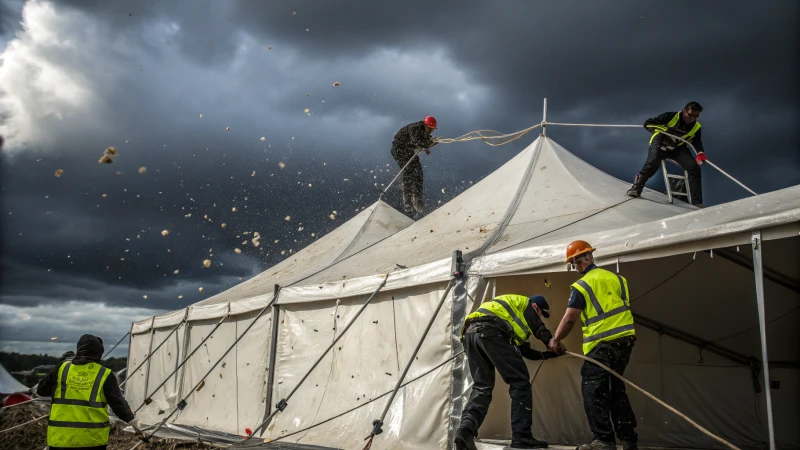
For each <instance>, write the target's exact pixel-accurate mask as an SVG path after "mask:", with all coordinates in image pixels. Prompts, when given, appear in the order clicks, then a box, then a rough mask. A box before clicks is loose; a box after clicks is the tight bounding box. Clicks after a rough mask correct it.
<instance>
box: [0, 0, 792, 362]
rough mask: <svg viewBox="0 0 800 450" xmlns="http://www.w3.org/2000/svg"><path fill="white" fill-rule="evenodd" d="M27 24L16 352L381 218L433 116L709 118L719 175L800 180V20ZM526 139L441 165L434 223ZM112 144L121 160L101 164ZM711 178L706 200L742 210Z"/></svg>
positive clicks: (430, 174)
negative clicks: (398, 152)
mask: <svg viewBox="0 0 800 450" xmlns="http://www.w3.org/2000/svg"><path fill="white" fill-rule="evenodd" d="M32 5H33V6H32ZM32 5H28V6H29V7H30V8H28V11H27V14H28V16H27V17H28V19H27V20H28V21H29V22H28V23H27V26H26V28H25V29H24V30H23V31H24V32H23V33H22V34H21V35H20V36H21V37H16V38H15V35H14V33H16V32H17V31H18V30H19V22H20V21H21V18H20V13H19V11H20V3H19V2H16V3H15V2H8V1H6V2H2V1H0V23H2V25H1V26H2V28H0V34H2V37H0V42H3V43H7V42H11V44H10V45H9V46H8V47H7V48H6V50H5V51H4V53H3V58H4V60H3V61H2V66H0V71H4V72H2V73H3V74H4V75H6V76H5V78H6V81H5V83H6V84H3V83H4V82H3V81H2V80H0V116H2V117H3V121H2V122H0V127H3V126H4V127H5V128H0V130H4V131H3V132H4V133H5V134H7V137H8V138H9V140H8V142H7V147H8V148H9V149H11V151H10V152H7V153H6V154H3V155H2V160H0V162H2V168H0V170H2V174H1V176H2V191H0V193H2V200H3V204H2V218H1V219H0V225H2V245H3V248H2V258H0V264H1V265H2V274H3V285H2V287H1V288H0V289H2V290H1V291H0V303H2V304H0V307H2V308H3V309H2V310H1V311H2V314H0V322H2V323H0V327H2V329H3V331H2V335H0V340H3V341H37V342H39V341H46V342H45V344H47V345H50V346H57V345H56V344H52V343H51V342H49V339H50V337H52V336H61V334H64V335H67V336H73V335H75V336H74V337H75V338H77V336H79V335H80V334H82V333H80V324H81V323H85V322H86V316H85V315H81V314H88V315H90V316H91V315H92V314H93V313H92V311H93V305H101V304H102V305H103V306H102V307H99V308H101V309H98V310H97V311H96V312H95V314H105V315H109V316H113V317H115V319H114V320H112V321H110V322H109V323H113V325H108V327H109V328H108V329H104V330H103V332H104V333H107V334H108V333H110V334H119V335H121V334H123V333H124V331H122V332H118V331H119V330H118V328H120V327H122V328H125V327H127V326H128V325H127V324H129V322H130V321H131V320H136V319H139V318H141V317H145V316H147V315H149V314H152V313H154V312H158V311H162V310H170V309H175V308H179V307H183V306H186V305H187V304H190V303H193V302H196V301H198V300H201V299H202V298H205V297H208V296H209V295H213V294H215V293H217V292H220V291H222V290H224V289H225V288H227V287H230V286H231V285H233V284H235V283H237V282H238V281H239V278H247V277H250V276H252V275H253V274H255V273H258V272H259V271H261V270H264V269H265V268H266V267H269V266H271V265H273V264H275V263H277V262H279V261H280V260H282V259H283V258H285V257H286V256H287V255H288V253H289V250H292V252H296V251H298V250H300V249H302V248H303V247H304V246H306V245H308V244H309V243H311V242H313V240H314V239H316V238H318V237H319V236H320V235H324V234H325V233H327V232H329V231H330V230H332V229H334V228H335V227H336V226H337V225H339V224H341V223H342V222H343V221H344V220H346V219H348V218H350V217H352V216H353V215H355V214H356V210H357V209H359V210H360V208H363V207H366V206H368V205H370V204H371V203H373V202H374V201H375V200H376V199H377V193H378V192H379V190H380V186H381V183H387V182H388V181H389V180H390V179H391V178H392V177H393V176H394V174H395V170H396V168H395V164H394V162H393V161H392V160H391V158H390V156H389V154H388V148H389V145H390V141H391V138H392V135H393V133H394V131H396V129H397V128H399V127H400V126H402V125H403V124H405V123H408V122H411V121H413V120H419V119H420V118H421V117H423V116H424V115H427V114H433V115H435V116H437V118H438V119H439V123H440V130H439V134H442V135H444V136H448V137H452V136H457V135H460V134H463V133H466V132H468V131H471V130H475V129H485V128H491V129H496V130H500V131H504V132H512V131H515V130H518V129H522V128H526V127H528V126H530V125H532V124H534V123H537V122H539V121H540V120H541V114H542V98H544V97H548V99H549V110H548V119H549V120H551V121H564V122H590V123H626V124H640V123H643V122H644V120H645V119H646V118H647V117H650V116H654V115H656V114H659V113H661V112H664V111H667V110H677V109H679V108H680V107H681V106H683V104H684V103H685V102H687V101H689V100H697V101H699V102H701V103H703V104H704V106H705V108H706V109H705V111H704V112H703V116H702V118H701V122H702V123H703V126H704V128H703V130H704V142H705V146H706V149H707V151H708V155H709V158H711V159H712V160H713V161H714V162H716V163H718V164H719V165H720V166H722V167H724V168H725V169H726V170H727V171H729V172H730V173H732V174H734V175H735V176H736V177H737V178H739V179H740V180H742V181H743V182H744V183H745V184H747V185H748V186H750V187H752V188H753V189H755V190H756V191H758V192H766V191H770V190H775V189H779V188H782V187H787V186H790V185H794V184H798V183H800V170H798V167H800V157H799V156H798V152H797V149H796V142H797V141H798V138H800V136H798V134H800V131H798V127H797V123H798V121H800V99H798V96H799V95H800V94H799V93H798V87H797V85H796V83H795V81H794V80H796V79H798V78H799V77H798V75H800V68H798V59H797V58H796V57H793V56H792V55H796V54H798V50H800V45H798V28H799V27H798V19H797V17H798V12H800V11H799V10H800V5H798V4H797V3H795V2H784V3H774V4H766V5H759V8H757V9H756V8H754V7H753V5H752V4H750V3H740V4H736V3H726V4H725V5H724V10H723V7H722V6H721V5H719V4H714V3H711V4H706V3H701V4H697V3H694V2H686V3H679V4H671V5H670V7H669V8H664V7H663V5H661V4H655V3H653V4H641V3H638V2H615V3H605V2H604V3H585V2H552V3H542V2H537V3H531V2H511V1H508V2H502V3H500V4H498V3H490V2H485V3H478V4H476V3H470V4H464V3H463V2H434V3H431V2H419V3H413V2H403V3H396V2H395V3H386V2H383V3H381V2H355V1H345V2H316V1H301V2H292V3H285V2H260V1H243V2H215V1H206V2H199V1H197V2H163V1H142V2H135V3H130V2H108V1H60V2H56V3H55V4H53V6H52V7H51V6H49V5H50V4H49V3H46V2H40V1H37V2H34V4H32ZM48 8H51V10H48ZM293 13H296V14H293ZM306 29H308V31H306ZM51 35H52V36H58V37H59V38H60V39H55V40H54V39H51ZM68 43H72V44H75V45H70V44H68ZM268 47H271V49H270V48H268ZM34 81H35V82H34ZM334 81H340V82H341V86H340V87H337V88H334V87H333V86H332V83H333V82H334ZM3 90H5V92H3ZM9 99H13V100H19V101H18V102H17V103H8V102H7V101H6V100H9ZM323 100H324V102H323ZM305 108H308V109H309V113H305V112H304V109H305ZM201 113H202V114H203V115H204V117H203V118H202V119H200V118H199V114H201ZM308 114H311V115H310V116H309V115H308ZM226 127H231V130H230V131H225V128H226ZM548 135H550V136H551V137H553V138H554V139H555V140H556V141H557V142H559V143H560V144H562V145H563V146H565V147H566V148H567V149H568V150H570V151H572V152H573V153H575V154H577V155H578V156H579V157H581V158H583V159H585V160H587V161H588V162H589V163H591V164H593V165H595V166H597V167H598V168H600V169H602V170H604V171H606V172H608V173H610V174H612V175H614V176H616V177H618V178H621V179H625V180H628V179H631V178H632V176H633V174H634V173H635V172H636V170H638V168H639V167H640V166H641V163H642V162H643V160H644V156H645V152H646V139H647V134H645V132H644V131H643V130H640V129H576V128H556V127H550V128H549V129H548ZM261 136H265V137H266V138H267V139H266V142H263V143H262V142H261V141H260V140H259V138H260V137H261ZM534 137H535V135H534V134H533V133H532V134H530V135H528V136H526V137H525V138H523V139H521V140H519V141H517V142H514V143H512V144H510V145H508V146H504V147H499V148H492V147H487V146H485V145H483V144H482V143H480V142H473V143H467V144H458V145H453V146H440V147H438V148H437V149H436V151H435V152H434V154H433V155H432V156H431V157H426V159H425V160H424V165H425V171H426V197H427V198H428V204H429V205H436V203H437V202H438V201H439V200H441V201H442V202H446V201H447V200H449V199H450V198H452V197H453V196H455V195H457V194H458V193H459V192H461V191H462V190H463V189H465V188H466V187H469V181H470V180H472V181H478V180H479V179H480V178H482V177H483V176H485V175H487V174H488V173H491V172H492V171H493V170H494V169H496V168H497V167H498V166H500V165H501V164H503V163H504V162H505V161H507V160H508V159H510V158H511V157H512V156H513V155H514V154H515V153H516V152H517V151H519V150H520V149H522V148H523V147H524V146H526V145H527V144H528V143H530V142H531V141H532V140H533V138H534ZM126 140H129V143H127V144H126V143H125V141H126ZM110 145H113V146H115V147H116V148H117V149H118V150H119V155H118V157H117V158H116V161H115V163H114V164H113V165H110V166H106V165H100V164H97V162H96V161H97V159H98V158H99V157H100V155H101V154H102V151H103V149H105V148H106V147H108V146H110ZM279 162H284V163H285V164H286V167H285V168H284V169H280V168H279V167H278V163H279ZM387 164H390V166H389V167H387V166H386V165H387ZM140 166H146V167H147V169H148V170H147V172H146V173H145V174H138V173H137V169H138V168H139V167H140ZM56 169H63V170H64V175H63V176H62V177H61V178H56V177H54V176H53V172H54V171H55V170H56ZM370 170H373V171H374V172H373V173H369V171H370ZM117 171H121V172H122V174H121V175H117V174H116V172H117ZM253 171H255V172H256V176H254V177H253V176H251V174H252V172H253ZM298 172H299V173H298ZM373 177H377V178H373ZM704 177H705V180H704V181H705V189H704V191H705V197H706V203H709V204H715V203H721V202H724V201H730V200H733V199H736V198H742V197H744V196H745V195H746V192H745V191H743V190H740V188H738V187H737V186H735V185H734V184H733V183H732V182H731V181H729V180H727V179H725V178H723V177H722V176H721V175H719V174H718V173H716V172H713V171H712V170H711V169H709V168H708V166H706V167H705V168H704ZM344 178H348V179H349V180H351V181H349V182H344V181H343V180H344ZM656 178H657V177H656ZM462 182H464V183H463V184H462ZM658 182H659V180H657V179H656V180H654V182H653V184H654V186H658ZM298 183H299V184H298ZM375 183H377V184H378V186H375ZM308 184H311V185H312V186H311V187H309V186H308ZM442 188H445V190H446V192H447V194H440V191H441V189H442ZM103 194H106V197H105V198H104V197H102V195H103ZM137 195H138V197H137ZM45 197H48V198H45ZM388 200H389V201H390V202H391V203H392V204H394V205H395V206H397V205H398V197H397V192H396V191H392V192H391V194H390V197H389V199H388ZM232 207H237V209H238V211H237V212H235V213H234V212H233V211H231V208H232ZM332 210H337V211H338V212H339V215H338V217H337V220H336V221H331V220H330V219H329V218H328V214H330V213H331V211H332ZM9 213H10V214H9ZM187 214H192V216H191V217H190V218H186V217H185V215H187ZM204 215H208V218H209V219H210V220H208V219H204V218H203V216H204ZM285 216H290V217H291V220H290V221H288V222H287V221H285V220H284V217H285ZM221 223H227V224H228V227H227V228H226V229H224V230H223V229H222V228H221V227H220V225H221ZM301 223H302V225H301ZM300 226H303V228H304V230H303V231H302V232H298V231H297V229H298V228H299V227H300ZM163 229H167V230H169V235H168V236H161V234H160V233H161V230H163ZM254 231H258V232H259V233H261V235H262V236H263V237H262V240H261V243H262V246H261V247H259V248H258V249H256V248H254V247H253V246H252V245H251V244H249V239H250V238H252V235H244V234H243V233H244V232H250V233H252V232H254ZM312 232H313V233H315V237H311V233H312ZM137 236H138V238H137ZM236 236H239V237H238V238H237V237H236ZM127 239H130V241H128V240H127ZM276 239H277V240H279V243H278V244H275V243H274V240H276ZM245 240H247V241H248V244H246V245H245V244H242V242H243V241H245ZM237 247H239V248H241V249H242V250H243V253H242V254H236V253H234V252H233V249H234V248H237ZM125 250H128V252H125ZM167 250H169V251H167ZM281 251H283V252H285V253H286V254H285V255H281ZM210 254H213V256H209V255H210ZM68 256H69V258H68ZM122 258H125V259H124V260H122ZM206 258H209V259H211V260H212V261H213V265H212V267H210V268H203V267H202V261H203V260H204V259H206ZM48 269H49V271H48ZM174 270H179V274H178V275H175V274H174V273H173V271H174ZM200 286H203V287H204V291H205V292H204V293H203V294H200V293H199V292H198V287H200ZM144 295H147V299H146V300H145V299H144ZM179 295H183V298H182V299H178V296H179ZM43 311H48V313H44V312H43ZM69 311H77V312H76V313H75V315H74V316H69V315H66V314H67V313H68V312H69ZM59 317H62V318H63V319H62V320H60V321H59V320H58V318H59ZM25 320H28V321H29V322H25ZM34 322H35V323H34ZM21 324H22V325H21ZM25 324H27V325H25ZM51 330H53V331H51ZM55 330H60V331H58V332H56V331H55ZM59 333H60V334H59ZM51 335H52V336H51ZM37 345H38V344H37ZM42 345H44V344H42ZM14 346H15V348H22V347H21V346H20V345H19V344H14ZM26 348H27V347H26ZM48 348H49V347H48ZM53 348H55V347H53Z"/></svg>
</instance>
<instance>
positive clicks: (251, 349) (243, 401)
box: [235, 312, 272, 435]
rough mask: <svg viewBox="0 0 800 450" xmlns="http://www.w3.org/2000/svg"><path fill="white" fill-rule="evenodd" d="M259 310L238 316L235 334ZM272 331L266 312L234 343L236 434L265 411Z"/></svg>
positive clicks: (269, 314)
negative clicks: (236, 399) (244, 315)
mask: <svg viewBox="0 0 800 450" xmlns="http://www.w3.org/2000/svg"><path fill="white" fill-rule="evenodd" d="M257 315H258V313H256V312H253V313H250V314H249V317H246V318H245V317H241V318H238V319H239V320H237V322H236V331H237V336H240V335H241V334H242V333H244V330H245V329H246V328H247V327H248V326H249V325H250V324H251V323H252V322H253V320H254V319H255V317H256V316H257ZM271 331H272V314H271V313H270V312H265V313H264V314H263V315H262V316H261V317H259V319H258V322H256V324H255V325H253V327H252V328H250V331H248V332H247V334H245V335H244V337H242V339H241V340H240V341H239V343H238V344H236V349H235V356H236V380H237V381H236V387H237V393H236V395H237V398H238V399H239V400H238V403H237V405H238V413H237V420H238V427H237V429H236V431H235V433H237V434H241V435H244V429H245V428H247V427H251V428H252V427H253V425H254V424H257V423H261V421H262V420H263V419H264V412H265V411H266V407H267V405H266V403H265V401H266V398H267V374H268V370H271V368H268V365H269V349H270V342H271V340H272V337H271V334H270V333H271Z"/></svg>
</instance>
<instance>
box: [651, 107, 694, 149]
mask: <svg viewBox="0 0 800 450" xmlns="http://www.w3.org/2000/svg"><path fill="white" fill-rule="evenodd" d="M680 117H681V112H680V111H678V112H677V113H675V117H673V118H672V120H670V121H669V122H667V125H666V126H664V125H658V126H655V127H653V128H654V129H656V130H659V131H667V128H672V127H674V126H675V125H677V124H678V119H680ZM699 129H700V122H698V121H696V120H695V121H694V126H693V127H692V129H691V130H689V132H688V133H686V134H684V135H683V136H681V138H683V139H686V140H687V141H689V142H691V141H692V138H694V135H695V134H697V130H699ZM659 131H656V132H655V133H653V135H652V136H650V143H651V144H652V143H653V139H655V138H656V135H657V134H658V133H659ZM683 144H684V142H683V141H679V142H678V144H677V145H676V147H680V146H681V145H683Z"/></svg>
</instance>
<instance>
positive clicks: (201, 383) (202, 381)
mask: <svg viewBox="0 0 800 450" xmlns="http://www.w3.org/2000/svg"><path fill="white" fill-rule="evenodd" d="M276 287H277V290H276V292H275V295H274V297H272V300H271V301H270V302H269V303H267V305H266V306H264V308H263V309H261V311H260V312H259V313H258V315H257V316H256V317H255V318H254V319H253V321H252V322H250V325H248V326H247V328H245V329H244V331H243V332H242V334H240V335H239V337H237V338H236V340H235V341H233V344H231V345H230V347H228V349H227V350H225V353H223V354H222V356H220V357H219V358H218V359H217V361H216V362H215V363H214V364H213V365H212V366H211V368H210V369H208V371H207V372H206V373H205V375H203V376H202V378H200V380H199V381H198V382H197V384H195V386H194V388H192V390H191V391H189V393H188V394H186V396H185V397H184V398H183V399H181V401H179V402H178V404H177V405H176V406H175V408H174V409H173V410H172V412H170V413H169V415H168V416H166V417H164V419H163V420H161V422H159V424H158V425H157V426H156V427H155V429H154V430H153V431H152V432H151V433H150V434H149V435H146V436H145V435H142V437H141V440H142V441H143V442H147V441H148V440H149V439H150V438H152V437H153V436H154V435H155V434H156V432H158V430H160V429H161V427H163V426H164V424H165V423H167V421H168V420H169V419H171V418H172V416H173V415H175V413H176V412H178V411H183V410H184V408H186V407H187V406H188V403H186V400H188V399H189V397H191V396H192V394H193V393H195V392H197V391H199V390H201V389H203V387H204V386H205V379H206V378H208V376H209V375H211V372H213V371H214V369H216V368H217V366H218V365H219V363H220V362H222V360H223V359H224V358H225V357H226V356H228V353H230V352H231V350H233V349H234V347H236V344H238V343H239V341H240V340H242V338H243V337H244V335H246V334H247V332H248V331H250V329H252V328H253V325H255V324H256V322H258V319H260V318H261V316H263V315H264V313H265V312H267V310H268V309H269V308H270V307H271V306H272V304H273V303H275V302H276V301H277V300H278V296H279V295H280V286H277V285H276ZM230 314H231V310H230V303H228V314H227V315H226V316H225V317H223V318H222V320H220V321H219V323H218V324H217V326H219V325H221V324H222V322H223V321H224V320H225V319H226V318H227V317H228V316H230ZM215 329H216V328H215ZM212 333H213V331H212ZM209 336H210V333H209ZM198 348H199V346H198ZM187 359H188V358H187ZM137 445H138V444H137ZM134 448H136V447H134Z"/></svg>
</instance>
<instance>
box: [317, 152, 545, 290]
mask: <svg viewBox="0 0 800 450" xmlns="http://www.w3.org/2000/svg"><path fill="white" fill-rule="evenodd" d="M537 142H539V141H536V142H534V143H533V144H531V145H530V146H528V148H526V149H525V150H523V151H522V152H521V153H520V154H518V155H517V156H515V157H514V158H512V159H511V161H509V162H508V163H506V164H505V165H503V166H502V167H500V168H499V169H497V170H496V171H495V172H494V173H492V174H491V175H489V176H487V177H486V178H484V179H483V180H481V181H480V182H479V183H477V184H475V185H474V186H472V187H471V188H469V189H467V190H466V191H465V192H464V193H462V194H461V195H459V196H458V197H456V198H454V199H453V200H451V201H450V202H448V203H447V204H445V205H442V206H441V207H439V208H438V209H436V210H435V211H433V212H431V213H430V214H428V215H427V216H425V217H423V218H422V219H420V220H419V221H417V222H416V223H415V224H414V225H412V226H410V227H408V228H406V229H404V230H402V231H400V232H398V233H395V234H393V235H392V236H391V237H388V238H386V239H384V240H383V241H381V242H380V243H379V244H376V245H375V246H373V247H371V248H370V249H369V250H368V251H365V252H361V253H359V254H356V255H353V256H352V257H350V258H348V259H347V260H344V261H341V262H340V263H338V264H334V265H333V266H331V267H330V268H328V269H326V270H324V271H322V272H321V273H319V274H316V275H314V276H312V277H309V278H308V279H307V280H306V281H304V282H303V284H314V283H321V282H325V281H331V280H341V279H344V278H348V279H349V278H354V277H360V276H365V275H372V274H376V273H387V272H389V271H392V270H394V269H396V267H397V266H396V265H397V264H400V265H402V266H406V267H413V266H418V265H422V264H426V263H430V262H433V261H438V260H440V259H442V258H447V257H448V256H449V255H450V254H451V253H452V252H453V250H456V249H461V250H462V251H464V252H469V251H470V250H474V249H477V248H478V247H479V246H480V245H481V244H482V243H483V242H484V241H485V240H486V239H487V237H488V236H489V235H490V233H491V231H492V230H493V229H494V228H495V227H496V226H497V224H498V223H499V222H500V221H501V220H502V219H503V216H504V215H505V212H506V210H507V209H508V207H509V205H510V204H511V202H512V201H513V199H514V195H515V193H516V191H517V189H518V186H519V184H520V183H521V182H522V180H523V178H524V175H525V172H524V170H521V169H524V168H525V167H527V165H528V164H529V162H530V159H531V157H532V155H533V154H534V151H535V149H536V148H537V146H538V144H537Z"/></svg>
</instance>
